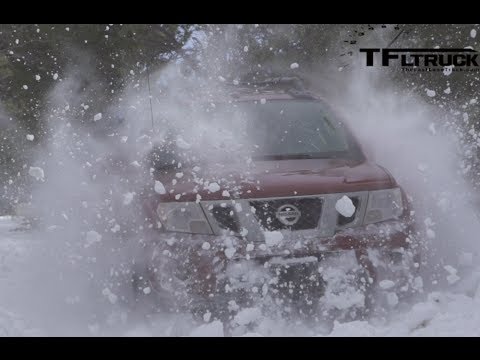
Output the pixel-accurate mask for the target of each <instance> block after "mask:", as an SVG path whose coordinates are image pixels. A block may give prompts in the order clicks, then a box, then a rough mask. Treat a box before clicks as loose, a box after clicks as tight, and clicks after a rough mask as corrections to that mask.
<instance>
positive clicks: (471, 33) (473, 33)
mask: <svg viewBox="0 0 480 360" xmlns="http://www.w3.org/2000/svg"><path fill="white" fill-rule="evenodd" d="M476 36H477V30H475V29H472V30H470V37H471V38H473V39H475V37H476Z"/></svg>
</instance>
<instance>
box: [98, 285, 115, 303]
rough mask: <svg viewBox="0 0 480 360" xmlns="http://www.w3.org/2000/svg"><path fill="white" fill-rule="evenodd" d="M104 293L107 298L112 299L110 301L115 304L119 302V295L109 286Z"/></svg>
mask: <svg viewBox="0 0 480 360" xmlns="http://www.w3.org/2000/svg"><path fill="white" fill-rule="evenodd" d="M102 294H103V296H106V297H107V299H108V301H110V303H112V304H115V303H116V302H117V299H118V298H117V295H115V294H114V293H112V292H111V291H110V289H109V288H105V289H103V290H102Z"/></svg>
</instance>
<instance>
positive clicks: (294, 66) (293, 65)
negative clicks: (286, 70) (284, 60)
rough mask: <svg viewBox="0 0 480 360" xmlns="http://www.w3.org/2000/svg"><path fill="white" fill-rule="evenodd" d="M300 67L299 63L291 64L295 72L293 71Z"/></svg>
mask: <svg viewBox="0 0 480 360" xmlns="http://www.w3.org/2000/svg"><path fill="white" fill-rule="evenodd" d="M298 67H299V65H298V63H296V62H294V63H292V64H290V69H292V70H293V69H298Z"/></svg>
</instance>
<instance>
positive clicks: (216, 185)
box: [208, 182, 220, 193]
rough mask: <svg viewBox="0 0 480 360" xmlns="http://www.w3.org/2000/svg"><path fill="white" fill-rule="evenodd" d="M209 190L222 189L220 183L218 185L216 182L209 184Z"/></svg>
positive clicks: (212, 191)
mask: <svg viewBox="0 0 480 360" xmlns="http://www.w3.org/2000/svg"><path fill="white" fill-rule="evenodd" d="M208 191H210V192H211V193H214V192H217V191H220V185H218V184H217V183H216V182H213V183H210V184H208Z"/></svg>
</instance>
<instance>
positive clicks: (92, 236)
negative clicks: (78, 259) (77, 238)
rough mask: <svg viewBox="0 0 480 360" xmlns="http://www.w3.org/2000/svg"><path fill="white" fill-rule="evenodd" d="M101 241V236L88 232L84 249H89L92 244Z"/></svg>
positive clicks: (93, 231)
mask: <svg viewBox="0 0 480 360" xmlns="http://www.w3.org/2000/svg"><path fill="white" fill-rule="evenodd" d="M101 240H102V235H100V234H99V233H97V232H96V231H95V230H90V231H89V232H87V235H86V237H85V242H86V244H85V247H89V246H91V245H93V244H94V243H97V242H100V241H101Z"/></svg>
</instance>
